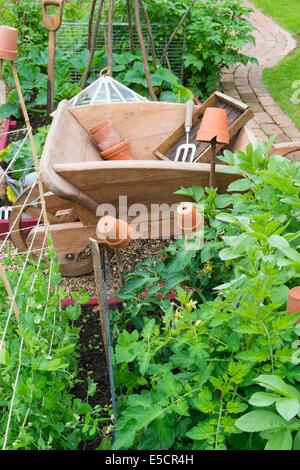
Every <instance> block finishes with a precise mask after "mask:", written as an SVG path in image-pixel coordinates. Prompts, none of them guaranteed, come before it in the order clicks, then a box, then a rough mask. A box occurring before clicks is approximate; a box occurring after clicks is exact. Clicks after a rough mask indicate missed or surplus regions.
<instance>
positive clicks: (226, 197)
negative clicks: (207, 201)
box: [215, 194, 233, 209]
mask: <svg viewBox="0 0 300 470" xmlns="http://www.w3.org/2000/svg"><path fill="white" fill-rule="evenodd" d="M232 202H233V198H232V196H231V195H230V194H218V195H217V197H216V199H215V205H216V207H217V208H218V209H224V207H228V206H230V204H232Z"/></svg>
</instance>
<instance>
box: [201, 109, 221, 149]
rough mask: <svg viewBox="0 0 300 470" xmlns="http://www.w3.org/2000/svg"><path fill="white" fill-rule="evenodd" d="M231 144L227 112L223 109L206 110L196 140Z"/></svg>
mask: <svg viewBox="0 0 300 470" xmlns="http://www.w3.org/2000/svg"><path fill="white" fill-rule="evenodd" d="M214 138H216V141H217V142H219V143H220V144H229V133H228V124H227V112H226V110H225V109H223V108H206V110H205V112H204V116H203V118H202V122H201V126H200V128H199V130H198V133H197V137H196V140H201V141H203V142H211V141H212V139H214Z"/></svg>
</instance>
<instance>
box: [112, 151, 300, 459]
mask: <svg viewBox="0 0 300 470" xmlns="http://www.w3.org/2000/svg"><path fill="white" fill-rule="evenodd" d="M271 145H272V143H271V142H270V143H269V144H268V145H267V146H265V145H263V144H259V145H258V146H257V148H256V149H254V148H253V147H252V146H249V147H248V148H247V149H246V151H245V152H238V153H235V154H232V153H230V152H225V155H224V158H223V159H224V160H225V161H226V163H227V164H228V168H227V171H229V172H235V173H239V174H240V179H238V180H236V181H235V182H234V183H232V184H231V185H230V186H229V188H228V193H227V194H225V195H218V194H217V192H216V191H215V190H212V189H206V190H204V189H201V188H197V187H193V188H181V190H179V192H180V194H182V195H183V194H188V195H190V196H193V197H194V199H195V201H196V202H197V203H199V204H200V203H201V204H204V207H205V236H207V241H206V242H205V244H204V247H203V250H195V251H186V249H185V248H184V245H183V243H182V241H179V242H178V243H174V244H173V245H170V247H169V249H168V251H167V253H166V254H165V259H164V260H163V261H157V260H147V261H146V262H145V263H144V264H142V266H141V267H140V268H139V269H138V270H137V271H135V272H134V273H131V274H129V275H128V277H127V284H125V286H124V288H123V290H122V294H121V295H122V298H123V300H124V302H125V309H124V311H123V312H122V313H118V314H117V313H116V314H115V319H114V330H113V331H114V341H115V362H116V368H115V380H116V386H117V389H118V393H119V400H118V401H119V403H118V407H119V413H120V417H119V420H118V423H117V437H116V440H115V442H114V443H113V448H115V449H121V448H122V449H123V448H126V449H132V448H138V449H170V448H173V449H232V450H234V449H263V448H264V447H265V439H269V438H270V437H271V433H269V434H267V433H263V434H261V433H260V434H258V433H255V434H254V435H253V434H249V432H250V431H251V432H252V431H255V430H257V431H260V429H255V428H253V429H250V425H249V426H248V428H247V429H246V427H247V424H245V425H243V423H247V416H248V414H247V413H249V416H250V418H251V416H252V415H251V413H252V411H251V407H252V406H253V404H252V400H251V396H252V395H253V393H256V392H257V389H258V385H257V381H256V378H257V377H259V376H262V377H264V376H270V375H271V376H274V377H277V378H278V380H281V381H284V382H286V383H287V384H289V385H290V386H291V387H292V384H295V385H294V386H296V383H297V381H298V380H299V378H300V375H299V374H300V368H299V366H298V364H297V363H295V362H294V361H293V354H294V353H295V349H294V344H295V341H296V340H297V338H298V334H299V329H297V328H296V327H295V321H296V320H297V318H298V317H299V315H298V316H297V315H287V314H286V300H287V294H288V289H289V288H290V287H293V286H294V285H296V284H297V283H299V280H298V278H299V274H300V255H299V251H298V250H299V247H298V243H299V242H298V240H299V236H300V225H299V215H300V213H299V209H300V198H299V187H300V165H299V164H298V163H296V162H291V161H289V160H287V159H284V158H282V157H278V156H274V157H268V152H269V150H270V147H271ZM129 292H130V293H131V295H129ZM170 294H173V296H171V297H170ZM174 294H175V298H174ZM124 324H125V325H126V327H125V329H124ZM257 380H258V379H257ZM277 393H278V395H279V397H278V400H279V398H280V394H281V391H280V390H279V389H278V390H277ZM295 393H296V392H295ZM288 398H290V396H289V397H288ZM292 398H295V396H293V397H292ZM285 405H286V403H285V404H284V406H285ZM295 410H296V405H295V403H294V411H295ZM297 412H298V408H297ZM255 413H256V412H255ZM294 416H295V414H294V415H293V418H291V419H294ZM286 417H287V415H286V416H285V418H286ZM250 418H249V419H250ZM285 418H284V417H283V416H281V417H280V419H283V420H284V419H285ZM243 420H245V421H243ZM281 423H282V421H281ZM293 423H294V422H293ZM276 426H277V425H276V423H275V424H274V429H275V430H277V429H278V426H277V427H276ZM291 426H292V424H291ZM283 428H284V431H285V432H286V429H287V427H286V426H283V425H282V427H281V428H280V429H281V430H282V429H283ZM274 429H273V428H264V429H261V431H262V432H264V431H268V430H270V431H271V430H274ZM288 429H289V430H290V431H291V432H292V428H291V427H289V428H288ZM293 430H295V431H296V430H297V426H296V424H295V428H293ZM276 439H277V440H276ZM278 439H279V437H278V436H275V437H274V438H273V441H271V443H270V444H268V447H269V446H271V447H272V446H273V448H274V447H276V442H278ZM295 439H296V438H295ZM286 440H288V439H287V438H286ZM296 441H297V439H296ZM268 442H269V441H268ZM272 442H273V444H272ZM274 442H275V444H274ZM289 442H290V439H289Z"/></svg>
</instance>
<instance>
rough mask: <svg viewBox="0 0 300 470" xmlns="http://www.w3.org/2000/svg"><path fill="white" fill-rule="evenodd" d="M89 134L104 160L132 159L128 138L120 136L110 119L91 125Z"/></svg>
mask: <svg viewBox="0 0 300 470" xmlns="http://www.w3.org/2000/svg"><path fill="white" fill-rule="evenodd" d="M90 135H91V137H92V139H93V140H94V142H95V143H96V145H97V146H98V148H99V150H100V155H101V157H102V158H103V159H104V160H133V157H132V153H131V149H130V145H129V142H128V139H124V140H122V139H121V138H120V136H119V134H118V133H117V132H116V130H115V129H114V127H113V125H112V123H111V121H102V122H100V123H99V124H97V126H94V127H92V128H91V129H90Z"/></svg>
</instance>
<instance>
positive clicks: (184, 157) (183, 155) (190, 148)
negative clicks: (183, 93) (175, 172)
mask: <svg viewBox="0 0 300 470" xmlns="http://www.w3.org/2000/svg"><path fill="white" fill-rule="evenodd" d="M193 111H194V102H193V100H189V101H188V102H187V103H186V108H185V133H186V143H185V144H182V145H179V147H178V148H177V151H176V156H175V162H180V161H181V162H186V161H188V160H189V161H190V163H192V161H193V160H194V158H195V155H196V145H195V144H190V142H189V141H190V132H191V129H192V126H193Z"/></svg>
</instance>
